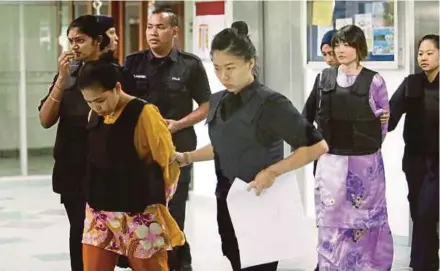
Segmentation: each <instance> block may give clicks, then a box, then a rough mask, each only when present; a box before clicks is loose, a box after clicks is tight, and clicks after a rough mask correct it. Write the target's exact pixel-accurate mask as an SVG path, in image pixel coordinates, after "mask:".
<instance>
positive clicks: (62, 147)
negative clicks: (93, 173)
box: [52, 62, 90, 194]
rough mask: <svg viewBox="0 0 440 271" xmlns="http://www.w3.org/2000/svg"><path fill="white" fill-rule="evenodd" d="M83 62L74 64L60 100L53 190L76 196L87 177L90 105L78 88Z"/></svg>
mask: <svg viewBox="0 0 440 271" xmlns="http://www.w3.org/2000/svg"><path fill="white" fill-rule="evenodd" d="M79 68H80V63H79V62H76V63H74V64H72V65H71V67H70V69H71V72H70V73H69V74H70V75H69V77H68V80H67V85H66V89H65V90H64V93H63V97H62V99H61V101H60V109H59V115H60V118H59V123H58V128H57V134H56V139H55V146H54V158H55V166H54V171H53V178H52V179H53V189H54V191H55V192H57V193H61V194H66V193H68V194H76V193H78V192H80V190H81V186H80V184H81V180H82V178H83V177H84V175H85V165H86V142H87V130H86V125H87V117H88V113H89V110H90V108H89V106H88V105H87V103H86V101H85V100H84V97H83V96H82V94H81V92H80V91H79V89H78V88H77V85H76V74H77V73H76V72H77V70H78V69H79Z"/></svg>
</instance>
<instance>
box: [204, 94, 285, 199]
mask: <svg viewBox="0 0 440 271" xmlns="http://www.w3.org/2000/svg"><path fill="white" fill-rule="evenodd" d="M270 93H271V90H269V89H267V88H265V87H264V86H263V87H261V88H259V89H257V90H256V91H255V93H254V94H253V96H252V97H251V98H250V99H249V100H248V101H247V102H246V103H244V104H243V105H242V107H241V108H240V109H239V110H237V111H236V112H235V113H234V115H233V116H231V117H230V118H229V119H228V120H226V121H224V120H223V119H222V117H221V114H220V110H221V107H222V106H223V105H222V99H223V98H224V97H225V94H226V91H222V92H217V93H215V94H213V95H212V96H211V100H210V109H209V113H208V117H207V120H206V122H207V123H208V129H209V137H210V139H211V144H212V146H213V148H214V152H215V165H216V174H217V177H218V179H219V180H218V184H217V191H216V194H217V197H222V193H223V192H225V193H227V191H228V189H229V187H230V185H231V184H232V182H233V181H234V179H235V178H240V179H241V180H243V181H245V182H247V183H249V182H251V181H253V180H254V178H255V176H256V175H257V174H258V173H259V172H260V171H261V170H263V169H265V168H267V167H268V166H270V165H272V164H274V163H276V162H278V161H280V160H282V159H283V157H284V156H283V141H282V140H277V141H274V142H260V141H259V139H258V135H257V133H258V120H259V118H260V116H261V114H262V104H264V102H265V100H266V99H267V98H268V96H269V95H270ZM222 191H223V192H222ZM223 196H225V195H224V194H223Z"/></svg>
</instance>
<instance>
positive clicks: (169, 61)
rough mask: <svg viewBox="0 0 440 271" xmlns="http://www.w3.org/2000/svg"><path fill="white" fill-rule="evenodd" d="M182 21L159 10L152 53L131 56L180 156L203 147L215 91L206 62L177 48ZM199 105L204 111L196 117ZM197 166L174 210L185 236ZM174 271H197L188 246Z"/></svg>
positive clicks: (151, 21)
mask: <svg viewBox="0 0 440 271" xmlns="http://www.w3.org/2000/svg"><path fill="white" fill-rule="evenodd" d="M177 33H178V18H177V16H176V15H175V14H174V13H173V12H172V11H170V10H168V9H157V10H155V11H153V13H152V15H151V16H150V17H149V18H148V25H147V30H146V35H147V42H148V45H149V47H150V49H149V50H145V51H141V52H136V53H133V54H131V55H129V56H127V58H126V61H125V68H127V69H128V70H129V71H130V72H131V73H132V74H133V75H134V77H135V80H136V81H137V86H138V90H139V92H140V93H141V94H140V97H142V98H144V99H145V100H147V101H148V102H150V103H153V104H154V105H156V106H157V107H158V108H159V110H160V113H161V114H162V116H163V117H164V118H165V119H166V120H167V123H168V128H169V130H170V131H171V133H172V136H173V142H174V145H175V146H176V149H177V151H179V152H186V151H192V150H194V149H195V148H196V146H197V139H196V134H195V131H194V128H193V126H194V125H195V124H196V123H198V122H200V121H202V120H203V119H205V118H206V115H207V113H208V107H209V97H210V95H211V91H210V88H209V82H208V78H207V75H206V72H205V69H204V67H203V64H202V62H201V60H200V59H199V58H198V57H197V56H195V55H193V54H190V53H185V52H182V51H179V50H177V49H175V48H173V39H174V38H175V36H176V35H177ZM193 100H195V101H196V102H197V103H198V105H199V107H198V108H197V109H195V110H194V111H193ZM191 172H192V166H187V167H185V168H182V169H181V173H180V180H179V183H178V187H177V191H176V193H175V195H174V197H173V199H172V200H171V201H170V203H169V209H170V211H171V214H172V215H173V217H174V219H175V220H176V221H177V223H178V224H179V227H180V228H181V230H184V225H185V209H186V200H187V198H188V190H189V184H190V181H191ZM169 258H170V263H169V265H170V269H171V270H176V271H180V270H192V269H191V254H190V249H189V245H188V242H186V243H185V245H184V246H183V247H179V248H176V249H175V250H174V251H173V253H170V255H169Z"/></svg>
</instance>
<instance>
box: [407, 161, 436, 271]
mask: <svg viewBox="0 0 440 271" xmlns="http://www.w3.org/2000/svg"><path fill="white" fill-rule="evenodd" d="M404 159H406V160H407V161H405V162H404V171H405V175H406V180H407V183H408V191H409V193H408V201H409V205H410V214H411V218H412V221H413V231H412V245H411V263H410V266H411V267H412V268H413V270H414V271H434V270H438V268H439V257H438V250H439V236H438V232H437V223H438V221H439V217H438V213H439V205H438V203H439V194H438V193H439V165H438V159H436V158H434V159H430V158H427V157H406V158H405V157H404Z"/></svg>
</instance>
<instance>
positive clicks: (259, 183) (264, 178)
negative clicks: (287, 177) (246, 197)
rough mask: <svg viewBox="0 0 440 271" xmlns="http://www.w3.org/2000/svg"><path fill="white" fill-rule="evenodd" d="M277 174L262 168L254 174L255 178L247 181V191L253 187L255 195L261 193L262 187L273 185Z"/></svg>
mask: <svg viewBox="0 0 440 271" xmlns="http://www.w3.org/2000/svg"><path fill="white" fill-rule="evenodd" d="M276 177H277V175H276V174H275V173H274V172H272V171H270V170H262V171H260V173H258V174H257V176H255V179H254V180H253V181H252V182H250V183H249V185H248V191H250V190H252V189H253V188H255V189H256V190H257V196H259V195H261V192H262V191H263V189H267V188H269V187H271V186H272V185H273V183H274V182H275V178H276Z"/></svg>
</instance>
